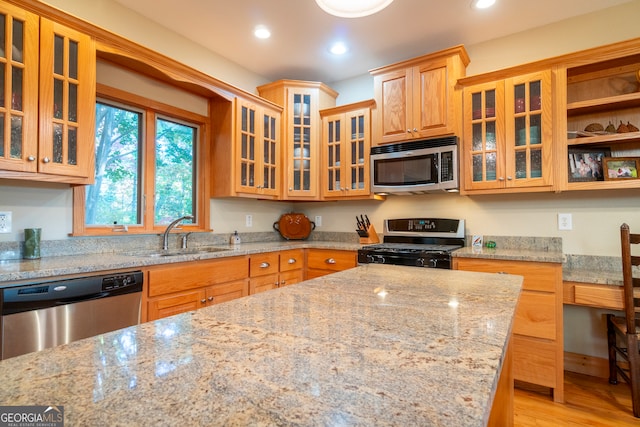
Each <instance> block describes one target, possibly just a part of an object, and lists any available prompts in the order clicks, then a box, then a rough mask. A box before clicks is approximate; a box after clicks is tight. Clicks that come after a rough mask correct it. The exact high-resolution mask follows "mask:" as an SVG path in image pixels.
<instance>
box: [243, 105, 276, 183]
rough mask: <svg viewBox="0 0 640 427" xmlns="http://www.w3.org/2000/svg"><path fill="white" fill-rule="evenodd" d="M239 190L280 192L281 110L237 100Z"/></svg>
mask: <svg viewBox="0 0 640 427" xmlns="http://www.w3.org/2000/svg"><path fill="white" fill-rule="evenodd" d="M236 105H237V107H236V109H237V110H236V114H237V117H238V121H237V131H236V136H235V139H236V144H238V147H237V163H238V167H237V172H236V173H237V174H238V179H237V182H236V189H237V191H238V192H241V193H249V194H264V195H277V194H278V184H279V177H278V172H279V170H278V169H279V160H278V159H279V156H280V147H279V144H278V139H279V135H280V127H279V126H280V113H279V112H276V111H270V110H267V109H264V108H260V107H258V106H257V105H256V104H254V103H251V102H248V101H244V100H242V99H238V100H237V104H236Z"/></svg>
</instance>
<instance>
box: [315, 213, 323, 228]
mask: <svg viewBox="0 0 640 427" xmlns="http://www.w3.org/2000/svg"><path fill="white" fill-rule="evenodd" d="M314 222H315V224H316V227H322V217H321V216H320V215H316V220H315V221H314Z"/></svg>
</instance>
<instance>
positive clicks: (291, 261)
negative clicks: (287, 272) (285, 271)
mask: <svg viewBox="0 0 640 427" xmlns="http://www.w3.org/2000/svg"><path fill="white" fill-rule="evenodd" d="M287 262H288V263H289V264H295V263H296V262H298V260H297V259H295V258H289V260H288V261H287Z"/></svg>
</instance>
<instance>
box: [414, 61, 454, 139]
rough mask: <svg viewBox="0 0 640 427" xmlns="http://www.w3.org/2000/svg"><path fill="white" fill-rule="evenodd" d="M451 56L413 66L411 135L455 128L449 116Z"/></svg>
mask: <svg viewBox="0 0 640 427" xmlns="http://www.w3.org/2000/svg"><path fill="white" fill-rule="evenodd" d="M447 84H448V79H447V60H446V59H443V60H441V61H434V62H429V63H426V64H422V65H420V66H416V67H415V68H414V69H413V107H412V112H413V118H412V126H413V127H412V128H411V136H412V137H414V138H416V137H421V138H424V137H429V136H434V135H442V134H444V133H448V132H452V130H451V129H450V127H449V119H448V92H449V91H448V90H447Z"/></svg>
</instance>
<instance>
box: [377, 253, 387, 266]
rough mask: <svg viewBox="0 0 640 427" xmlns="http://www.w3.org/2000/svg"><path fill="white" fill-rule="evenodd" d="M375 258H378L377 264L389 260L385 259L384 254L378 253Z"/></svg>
mask: <svg viewBox="0 0 640 427" xmlns="http://www.w3.org/2000/svg"><path fill="white" fill-rule="evenodd" d="M375 258H376V260H375V263H376V264H384V263H386V262H387V260H386V259H384V257H383V256H382V255H376V257H375Z"/></svg>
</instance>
